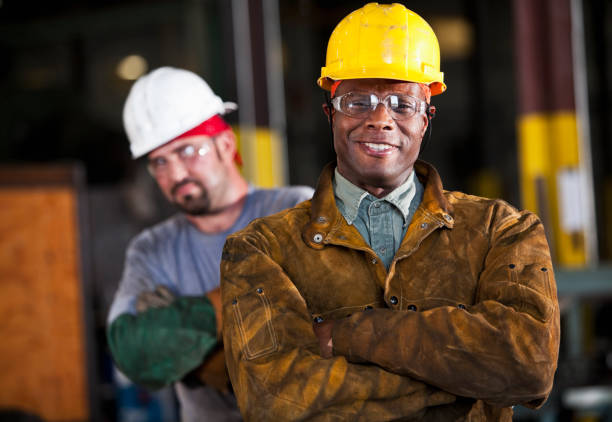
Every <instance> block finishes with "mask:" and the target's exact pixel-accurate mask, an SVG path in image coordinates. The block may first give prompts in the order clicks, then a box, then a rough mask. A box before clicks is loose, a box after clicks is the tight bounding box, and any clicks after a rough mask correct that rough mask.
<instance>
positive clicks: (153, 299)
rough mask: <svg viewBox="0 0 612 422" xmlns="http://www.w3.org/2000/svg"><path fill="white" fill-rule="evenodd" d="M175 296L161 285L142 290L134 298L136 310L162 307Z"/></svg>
mask: <svg viewBox="0 0 612 422" xmlns="http://www.w3.org/2000/svg"><path fill="white" fill-rule="evenodd" d="M174 299H176V297H175V296H174V294H173V293H172V292H171V291H170V289H169V288H167V287H166V286H163V285H159V286H157V287H155V290H153V291H150V292H142V293H141V294H139V295H138V297H137V298H136V312H138V313H141V312H144V311H146V310H147V309H151V308H163V307H164V306H168V305H170V304H171V303H172V302H174Z"/></svg>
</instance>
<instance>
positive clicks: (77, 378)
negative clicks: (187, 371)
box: [0, 186, 89, 421]
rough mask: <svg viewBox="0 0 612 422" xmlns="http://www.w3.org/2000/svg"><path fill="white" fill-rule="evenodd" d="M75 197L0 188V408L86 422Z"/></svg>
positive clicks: (54, 190) (60, 191)
mask: <svg viewBox="0 0 612 422" xmlns="http://www.w3.org/2000/svg"><path fill="white" fill-rule="evenodd" d="M78 245H79V239H78V215H77V203H76V194H75V192H74V190H73V189H72V188H69V187H61V186H59V187H58V186H46V187H16V186H14V187H6V186H4V187H0V321H2V322H1V323H0V338H1V339H2V341H0V408H19V409H22V410H25V411H28V412H31V413H35V414H37V415H39V416H41V417H42V418H44V419H45V420H48V421H85V420H88V419H89V415H88V413H89V405H88V389H87V375H86V374H87V366H86V356H85V353H86V351H85V333H84V317H83V308H82V300H83V298H82V291H81V281H80V276H79V274H80V268H79V262H80V261H79V259H80V258H79V247H78Z"/></svg>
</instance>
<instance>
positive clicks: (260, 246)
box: [221, 232, 455, 421]
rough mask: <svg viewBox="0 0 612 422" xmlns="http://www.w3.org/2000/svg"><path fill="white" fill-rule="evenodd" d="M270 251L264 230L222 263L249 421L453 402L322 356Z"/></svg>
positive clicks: (241, 400)
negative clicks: (262, 233) (263, 233)
mask: <svg viewBox="0 0 612 422" xmlns="http://www.w3.org/2000/svg"><path fill="white" fill-rule="evenodd" d="M267 249H268V247H267V239H266V238H264V236H263V235H261V234H260V233H259V232H254V233H253V232H248V233H247V234H244V232H243V234H238V235H233V236H230V237H229V238H228V240H227V242H226V244H225V248H224V252H223V258H222V261H221V293H222V301H223V312H224V315H223V336H224V347H225V354H226V362H227V366H228V371H229V374H230V379H231V381H232V385H233V388H234V392H235V393H236V397H237V399H238V404H239V407H240V409H241V411H242V414H243V416H244V417H245V419H246V420H248V421H269V420H279V421H281V420H318V419H319V418H321V419H325V420H329V418H333V419H334V420H335V419H336V418H337V419H338V420H349V419H351V418H353V419H354V418H356V415H364V414H376V415H377V416H380V420H386V419H389V417H387V418H385V415H398V414H401V415H404V416H420V415H423V414H424V413H425V412H426V409H427V407H428V406H436V405H442V404H447V403H452V402H454V401H455V397H454V396H453V395H451V394H448V393H446V392H442V391H439V390H437V389H435V388H432V387H431V386H428V385H426V384H424V383H421V382H419V381H415V380H413V379H412V378H410V377H407V376H400V375H397V374H393V373H391V372H389V371H386V370H384V369H382V368H380V367H377V366H375V365H370V364H353V363H349V362H348V361H347V360H346V359H345V358H344V357H342V356H338V357H334V358H332V359H323V358H322V357H321V356H320V355H319V351H318V342H317V339H316V337H315V335H314V332H313V330H312V322H311V316H310V313H309V312H308V309H307V307H306V304H305V302H304V299H303V298H302V296H301V295H300V293H299V291H298V290H297V289H296V287H295V285H294V284H293V283H292V282H291V280H290V279H289V278H288V276H287V275H286V273H285V272H284V271H283V269H282V268H281V266H280V265H279V264H278V263H277V262H276V261H275V260H274V259H273V258H272V257H271V256H270V254H269V253H268V251H267ZM370 412H373V413H370Z"/></svg>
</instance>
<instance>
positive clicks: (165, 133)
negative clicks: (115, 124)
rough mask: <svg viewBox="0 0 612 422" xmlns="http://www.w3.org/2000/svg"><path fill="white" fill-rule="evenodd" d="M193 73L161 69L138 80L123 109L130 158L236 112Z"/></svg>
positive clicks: (140, 155) (141, 154) (230, 104)
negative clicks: (216, 117) (210, 119)
mask: <svg viewBox="0 0 612 422" xmlns="http://www.w3.org/2000/svg"><path fill="white" fill-rule="evenodd" d="M237 108H238V107H237V106H236V104H235V103H231V102H223V101H222V100H221V98H219V97H218V96H217V95H215V93H214V92H213V91H212V90H211V89H210V87H209V86H208V84H207V83H206V82H205V81H204V80H203V79H202V78H200V77H199V76H198V75H196V74H195V73H193V72H190V71H188V70H183V69H177V68H173V67H160V68H159V69H156V70H154V71H152V72H150V73H149V74H147V75H144V76H142V77H141V78H139V79H138V80H137V81H136V82H135V83H134V85H133V86H132V89H131V90H130V93H129V95H128V97H127V100H126V101H125V105H124V107H123V125H124V127H125V131H126V133H127V136H128V139H129V140H130V149H131V151H132V157H133V158H139V157H142V156H143V155H145V154H147V153H149V152H151V151H153V150H154V149H155V148H157V147H160V146H162V145H164V144H165V143H167V142H169V141H171V140H172V139H174V138H176V137H177V136H179V135H181V134H183V133H185V132H187V131H188V130H190V129H193V128H194V127H196V126H197V125H199V124H200V123H202V122H204V121H205V120H208V119H209V118H211V117H212V116H214V115H216V114H221V115H222V114H225V113H227V112H229V111H233V110H236V109H237Z"/></svg>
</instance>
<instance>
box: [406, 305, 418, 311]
mask: <svg viewBox="0 0 612 422" xmlns="http://www.w3.org/2000/svg"><path fill="white" fill-rule="evenodd" d="M406 309H408V310H409V311H413V312H415V311H416V310H417V307H416V305H408V307H407V308H406Z"/></svg>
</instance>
